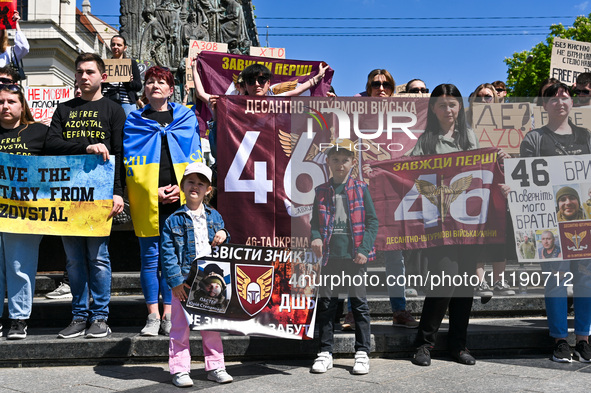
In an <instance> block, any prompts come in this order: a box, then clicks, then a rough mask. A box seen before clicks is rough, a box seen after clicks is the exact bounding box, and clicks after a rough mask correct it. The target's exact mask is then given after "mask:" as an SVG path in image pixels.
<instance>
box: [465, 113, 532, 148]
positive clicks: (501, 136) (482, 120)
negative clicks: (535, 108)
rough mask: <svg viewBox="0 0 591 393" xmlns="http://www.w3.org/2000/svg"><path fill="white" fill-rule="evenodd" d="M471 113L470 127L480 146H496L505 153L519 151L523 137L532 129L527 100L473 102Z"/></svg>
mask: <svg viewBox="0 0 591 393" xmlns="http://www.w3.org/2000/svg"><path fill="white" fill-rule="evenodd" d="M469 113H470V112H469ZM471 113H472V119H471V120H472V128H473V130H474V133H475V134H476V137H477V138H478V143H479V145H480V147H497V148H499V149H503V150H504V151H505V152H506V153H510V154H511V153H519V146H520V145H521V141H522V140H523V137H524V136H525V134H527V133H528V132H529V131H530V130H531V129H532V124H531V104H530V103H529V102H517V103H506V104H505V103H498V104H482V103H475V104H473V105H472V111H471Z"/></svg>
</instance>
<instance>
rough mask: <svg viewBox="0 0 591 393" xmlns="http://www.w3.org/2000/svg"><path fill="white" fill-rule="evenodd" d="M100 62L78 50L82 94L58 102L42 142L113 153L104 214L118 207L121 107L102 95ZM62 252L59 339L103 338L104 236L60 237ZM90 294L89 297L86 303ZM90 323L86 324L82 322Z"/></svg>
mask: <svg viewBox="0 0 591 393" xmlns="http://www.w3.org/2000/svg"><path fill="white" fill-rule="evenodd" d="M106 77H107V74H106V73H105V64H104V62H103V60H102V59H101V58H100V56H98V55H96V54H94V53H82V54H80V55H79V56H78V57H77V58H76V82H77V83H78V86H79V87H80V90H81V92H82V96H81V97H79V98H74V99H73V100H70V101H68V102H65V103H63V104H59V105H58V107H57V109H56V111H55V113H54V115H53V119H52V121H51V126H50V129H49V133H48V136H47V143H50V144H51V143H56V142H57V141H59V140H65V141H66V142H69V144H70V145H71V147H72V148H71V151H64V152H63V153H64V154H80V153H79V152H80V150H82V151H84V150H85V151H86V153H94V154H100V155H102V156H103V158H104V159H105V160H107V159H109V155H110V154H113V155H115V158H116V160H115V184H114V188H113V194H114V195H113V208H112V210H111V213H110V214H109V217H108V218H111V217H113V216H114V215H117V214H119V213H120V212H121V211H122V210H123V197H122V196H123V185H122V182H121V179H122V178H123V175H122V173H121V169H122V168H123V164H122V134H123V125H124V123H125V112H124V111H123V109H122V108H121V107H120V106H119V105H117V104H116V103H114V102H113V101H111V100H109V99H107V98H105V97H103V95H102V93H101V83H102V82H104V81H105V79H106ZM62 241H63V244H64V249H65V251H66V257H67V265H66V268H67V270H68V275H69V278H70V286H71V289H72V296H73V299H72V314H73V320H72V323H71V324H70V325H69V326H68V327H67V328H65V329H64V330H62V331H61V332H60V333H59V334H58V337H59V338H73V337H78V336H80V335H83V334H84V333H85V331H86V337H87V338H95V337H105V336H107V335H109V334H110V332H111V330H110V329H109V326H108V325H107V318H108V315H109V302H110V299H111V265H110V258H109V250H108V244H109V237H108V236H107V237H80V236H64V237H62ZM89 296H92V298H93V301H92V303H91V304H90V306H89ZM88 322H89V323H90V326H89V328H88V330H86V329H87V323H88Z"/></svg>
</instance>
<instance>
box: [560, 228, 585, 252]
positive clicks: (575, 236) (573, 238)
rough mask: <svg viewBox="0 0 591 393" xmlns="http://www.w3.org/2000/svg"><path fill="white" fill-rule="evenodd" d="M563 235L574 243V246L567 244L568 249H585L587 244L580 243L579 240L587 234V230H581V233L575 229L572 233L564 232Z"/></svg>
mask: <svg viewBox="0 0 591 393" xmlns="http://www.w3.org/2000/svg"><path fill="white" fill-rule="evenodd" d="M564 236H566V238H567V239H568V240H570V241H571V242H572V243H573V244H574V245H575V246H574V247H572V246H567V247H566V248H568V249H569V251H583V250H586V249H587V246H583V245H581V242H582V241H583V239H584V238H585V237H586V236H587V231H583V232H581V233H577V231H575V233H574V234H572V233H569V232H564Z"/></svg>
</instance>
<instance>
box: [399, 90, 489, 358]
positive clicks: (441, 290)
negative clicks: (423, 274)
mask: <svg viewBox="0 0 591 393" xmlns="http://www.w3.org/2000/svg"><path fill="white" fill-rule="evenodd" d="M477 148H478V141H477V139H476V135H475V134H474V132H473V131H472V130H471V129H470V128H469V127H468V124H467V123H466V115H465V111H464V102H463V98H462V94H461V93H460V91H459V90H458V88H457V87H456V86H454V85H452V84H442V85H439V86H437V87H436V88H435V89H434V90H433V92H432V93H431V98H430V99H429V109H428V112H427V125H426V127H425V132H424V133H423V134H422V135H421V136H420V137H419V139H418V141H417V144H416V145H415V148H414V149H413V150H412V152H411V155H413V156H419V155H430V154H446V153H453V152H458V151H466V150H473V149H477ZM477 247H478V246H467V245H462V246H459V245H451V246H441V247H432V248H428V249H426V250H425V254H426V255H425V256H426V257H427V259H428V269H429V272H430V274H431V275H439V276H441V275H442V274H443V272H445V274H446V275H450V276H452V277H453V276H455V275H459V276H463V275H464V274H467V276H471V275H473V274H474V270H475V260H476V259H477V258H476V256H477V252H476V251H477ZM473 292H474V288H473V287H472V286H471V285H470V283H469V282H466V283H464V285H461V286H454V285H442V286H439V287H437V288H435V289H434V290H432V291H431V292H430V293H428V294H427V296H426V297H425V303H424V305H423V311H422V313H421V319H420V322H419V327H418V334H417V337H416V340H415V345H416V346H417V351H416V353H415V355H414V357H413V359H412V362H413V363H414V364H416V365H419V366H429V365H430V364H431V353H430V351H431V349H433V347H434V346H435V340H436V338H437V333H438V331H439V327H440V326H441V321H442V320H443V317H444V316H445V312H446V311H447V310H448V308H449V333H448V348H449V350H450V353H451V355H452V357H453V358H454V359H455V360H456V361H457V362H459V363H462V364H467V365H473V364H475V363H476V360H475V359H474V357H472V355H470V352H469V351H468V350H467V349H466V337H467V330H468V322H469V319H470V311H471V310H472V296H473Z"/></svg>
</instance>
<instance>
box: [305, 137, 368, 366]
mask: <svg viewBox="0 0 591 393" xmlns="http://www.w3.org/2000/svg"><path fill="white" fill-rule="evenodd" d="M353 149H354V148H353V142H351V141H349V140H344V141H343V140H341V141H340V142H339V143H336V144H335V146H334V147H332V148H331V149H330V150H329V151H328V152H327V158H326V160H327V163H328V167H329V168H330V171H331V173H332V178H330V180H329V181H328V182H326V183H324V184H322V185H321V186H319V187H317V188H316V197H315V199H314V209H313V211H312V219H311V221H310V225H311V230H312V251H313V252H314V253H315V254H316V256H317V257H318V258H322V265H323V266H322V272H321V274H322V276H331V275H333V274H334V275H338V276H339V277H342V276H348V277H350V278H351V283H345V285H343V286H342V287H339V288H331V287H330V286H326V285H325V286H323V287H320V291H319V294H318V297H319V300H318V316H317V319H316V322H317V324H318V328H319V331H320V352H319V353H318V357H317V358H316V360H315V361H314V365H313V366H312V372H313V373H324V372H326V371H327V370H329V369H331V368H332V347H333V343H334V331H333V329H334V322H333V321H334V319H335V315H336V312H337V305H338V295H339V293H342V292H347V293H348V294H349V301H350V302H351V306H352V311H353V317H354V319H355V364H354V366H353V374H358V375H362V374H367V373H368V372H369V352H370V346H371V343H370V335H371V333H370V326H369V323H370V319H369V306H368V305H367V296H366V289H365V285H363V280H360V279H362V278H363V275H364V273H365V272H366V263H367V262H368V261H371V260H373V259H374V258H375V249H374V241H375V239H376V236H377V233H378V218H377V216H376V212H375V208H374V205H373V202H372V200H371V196H370V195H369V190H368V188H367V184H366V183H364V182H361V181H358V180H354V179H353V178H351V175H350V172H351V168H353V166H354V165H355V163H356V162H357V160H356V159H355V153H354V150H353ZM355 277H357V278H355ZM323 282H328V283H330V282H331V280H330V279H329V280H326V281H324V280H323ZM353 282H355V284H353ZM358 282H361V283H362V284H361V285H357V284H358Z"/></svg>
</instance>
